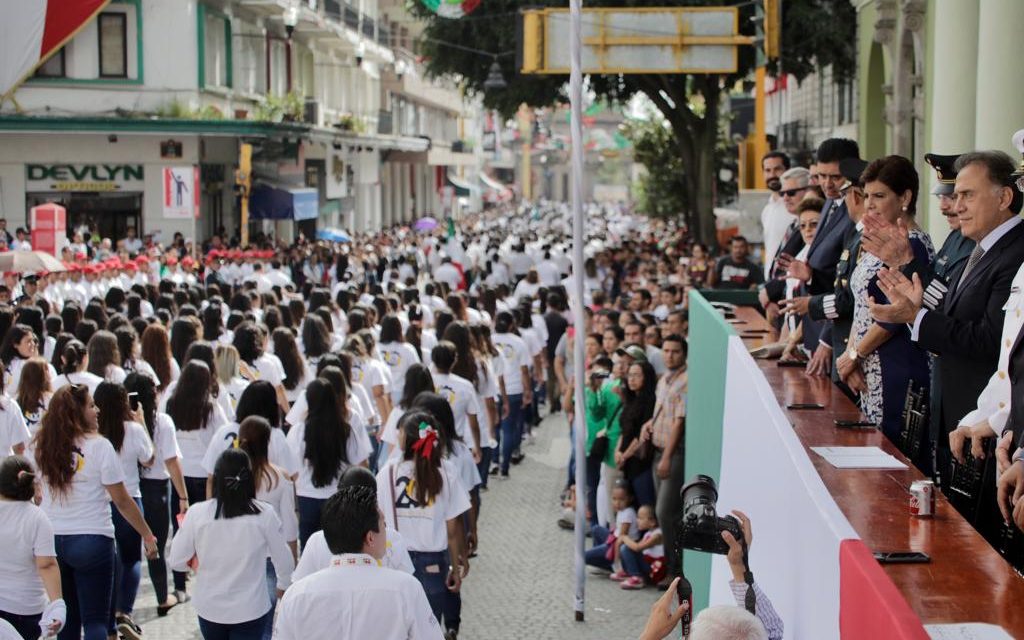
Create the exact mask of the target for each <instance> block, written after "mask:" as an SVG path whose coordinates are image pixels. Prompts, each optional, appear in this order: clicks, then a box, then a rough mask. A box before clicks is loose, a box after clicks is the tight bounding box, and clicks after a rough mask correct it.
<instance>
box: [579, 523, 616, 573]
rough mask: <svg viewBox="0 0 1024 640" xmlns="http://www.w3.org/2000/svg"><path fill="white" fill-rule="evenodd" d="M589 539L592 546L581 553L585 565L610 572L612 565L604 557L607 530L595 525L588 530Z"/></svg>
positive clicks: (606, 548)
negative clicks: (585, 562)
mask: <svg viewBox="0 0 1024 640" xmlns="http://www.w3.org/2000/svg"><path fill="white" fill-rule="evenodd" d="M590 537H591V540H592V541H593V543H594V546H592V547H590V548H589V549H587V550H586V551H584V552H583V557H584V558H586V561H587V564H589V565H590V566H592V567H597V568H599V569H607V570H608V571H611V570H612V563H611V561H610V560H608V558H607V557H606V556H605V554H606V553H608V545H607V544H605V542H604V541H605V540H607V539H608V530H607V529H605V528H604V527H602V526H601V525H599V524H595V525H594V526H593V527H591V529H590Z"/></svg>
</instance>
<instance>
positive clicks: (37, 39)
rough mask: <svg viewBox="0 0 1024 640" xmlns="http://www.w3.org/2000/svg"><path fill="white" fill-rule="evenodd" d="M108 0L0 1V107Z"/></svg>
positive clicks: (108, 0)
mask: <svg viewBox="0 0 1024 640" xmlns="http://www.w3.org/2000/svg"><path fill="white" fill-rule="evenodd" d="M109 2H110V0H45V1H39V0H34V1H32V2H25V1H23V0H0V12H2V14H3V16H4V19H3V20H2V21H0V104H2V102H3V100H5V99H7V98H8V97H9V96H11V95H12V94H13V93H14V90H15V89H17V88H18V86H19V85H20V84H21V83H22V82H24V81H25V79H26V78H28V77H29V76H31V75H32V73H34V72H35V70H36V69H37V68H38V67H39V66H40V65H41V64H43V63H44V62H46V61H47V59H49V57H50V56H51V55H53V54H54V53H56V52H57V51H58V50H59V49H60V48H61V47H63V46H64V44H65V43H66V42H67V41H68V40H70V39H71V38H72V37H73V36H74V35H75V34H76V33H78V31H79V30H80V29H81V28H82V27H84V26H85V25H86V24H88V23H89V22H90V21H91V20H92V19H93V18H95V17H96V14H97V13H99V12H100V10H101V9H103V7H105V6H106V5H107V3H109Z"/></svg>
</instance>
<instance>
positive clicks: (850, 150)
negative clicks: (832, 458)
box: [789, 138, 860, 375]
mask: <svg viewBox="0 0 1024 640" xmlns="http://www.w3.org/2000/svg"><path fill="white" fill-rule="evenodd" d="M859 156H860V149H859V148H858V146H857V143H856V142H854V141H853V140H847V139H846V138H829V139H828V140H825V141H824V142H822V143H821V145H819V146H818V152H817V160H818V162H817V165H816V166H817V170H818V185H819V186H820V187H821V189H822V191H824V193H825V198H826V200H825V207H824V208H823V209H822V211H821V222H820V223H819V224H818V232H817V234H816V235H815V236H814V241H812V242H811V248H810V251H809V252H808V254H807V262H798V261H794V262H793V263H792V264H791V265H790V268H789V275H790V277H793V278H800V279H801V280H803V281H804V282H806V283H807V291H808V292H809V293H810V294H811V295H817V294H824V293H829V292H831V291H832V288H833V285H834V284H835V280H836V265H837V264H838V263H839V257H840V256H841V255H842V253H843V247H844V245H843V240H844V238H846V237H847V234H848V233H849V231H850V229H851V228H853V226H854V223H853V221H852V220H850V216H849V213H848V212H847V210H846V204H845V203H844V202H843V199H842V196H841V194H840V193H839V189H840V187H842V186H843V185H844V184H845V183H846V178H845V177H844V176H843V174H842V172H841V171H840V170H839V163H840V162H842V161H843V160H846V159H847V158H857V157H859ZM822 328H823V323H821V322H815V321H813V320H810V319H809V318H807V317H806V316H805V317H804V322H803V330H804V347H805V348H806V349H807V351H808V352H811V353H813V354H814V355H813V356H812V357H811V360H810V362H808V363H807V372H808V373H810V374H813V375H828V374H829V372H830V371H831V370H832V350H831V348H830V347H828V346H826V345H822V344H820V341H819V338H820V337H821V331H822Z"/></svg>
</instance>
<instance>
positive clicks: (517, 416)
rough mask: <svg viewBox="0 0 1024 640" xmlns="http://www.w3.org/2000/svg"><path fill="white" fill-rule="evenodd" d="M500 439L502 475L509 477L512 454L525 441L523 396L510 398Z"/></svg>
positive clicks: (519, 394)
mask: <svg viewBox="0 0 1024 640" xmlns="http://www.w3.org/2000/svg"><path fill="white" fill-rule="evenodd" d="M498 439H499V440H500V441H501V475H503V476H507V475H508V467H509V464H510V463H511V460H512V452H513V451H516V450H517V449H519V443H520V441H522V439H523V394H521V393H517V394H515V395H510V396H509V397H508V417H507V418H505V419H504V420H502V421H501V429H500V430H499V432H498Z"/></svg>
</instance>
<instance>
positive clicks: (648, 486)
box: [609, 469, 658, 509]
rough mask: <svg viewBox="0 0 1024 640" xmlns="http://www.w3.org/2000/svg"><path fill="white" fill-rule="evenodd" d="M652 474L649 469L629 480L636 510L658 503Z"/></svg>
mask: <svg viewBox="0 0 1024 640" xmlns="http://www.w3.org/2000/svg"><path fill="white" fill-rule="evenodd" d="M652 473H653V472H652V471H651V469H647V470H646V471H643V472H641V473H639V474H637V475H636V476H634V477H633V478H631V479H630V480H629V485H630V486H631V487H633V496H634V497H635V498H636V505H637V508H638V509H639V508H640V507H642V506H643V505H645V504H646V505H649V506H651V507H653V506H655V505H656V504H657V503H658V498H657V494H656V493H655V492H654V476H653V475H652ZM609 490H610V489H609Z"/></svg>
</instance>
